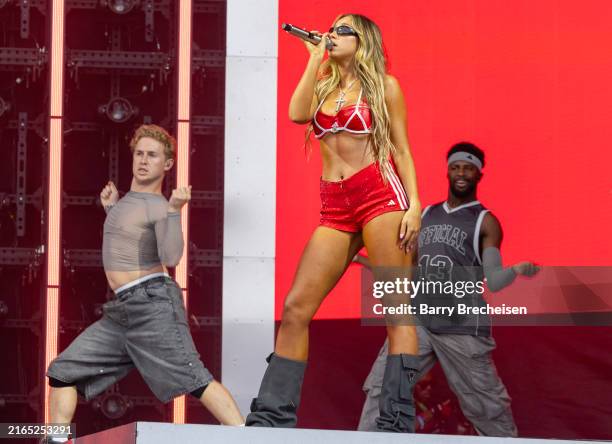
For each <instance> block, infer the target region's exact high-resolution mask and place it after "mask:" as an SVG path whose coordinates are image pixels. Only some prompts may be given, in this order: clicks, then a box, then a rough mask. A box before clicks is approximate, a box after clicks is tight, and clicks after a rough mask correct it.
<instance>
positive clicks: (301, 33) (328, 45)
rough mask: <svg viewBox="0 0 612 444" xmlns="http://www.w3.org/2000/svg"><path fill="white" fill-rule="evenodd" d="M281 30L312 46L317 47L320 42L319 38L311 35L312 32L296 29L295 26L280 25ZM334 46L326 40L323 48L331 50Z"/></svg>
mask: <svg viewBox="0 0 612 444" xmlns="http://www.w3.org/2000/svg"><path fill="white" fill-rule="evenodd" d="M281 29H282V30H283V31H287V32H288V33H289V34H291V35H294V36H296V37H299V38H301V39H302V40H306V41H308V42H310V43H312V44H313V45H318V44H319V42H320V41H321V36H320V35H316V34H313V33H312V32H309V31H306V30H305V29H302V28H298V27H297V26H293V25H290V24H289V23H283V24H282V25H281ZM334 46H335V45H334V44H333V43H332V41H331V40H330V39H329V38H328V39H327V42H325V47H326V48H327V49H332V48H333V47H334Z"/></svg>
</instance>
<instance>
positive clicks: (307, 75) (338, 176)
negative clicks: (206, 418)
mask: <svg viewBox="0 0 612 444" xmlns="http://www.w3.org/2000/svg"><path fill="white" fill-rule="evenodd" d="M328 38H329V39H330V40H331V41H332V43H333V45H334V46H333V48H332V49H330V50H328V54H329V58H328V59H327V60H326V61H325V62H324V61H323V58H324V55H325V51H326V48H325V43H326V40H327V39H328ZM306 47H307V48H308V51H309V53H310V58H309V60H308V64H307V65H306V70H305V71H304V74H303V75H302V78H301V79H300V81H299V83H298V85H297V87H296V89H295V92H294V93H293V96H292V98H291V102H290V104H289V118H290V119H291V120H292V121H293V122H296V123H300V124H306V123H310V125H309V129H308V130H307V138H308V137H309V136H310V133H311V132H314V135H315V137H316V138H317V139H318V140H319V142H320V152H321V157H322V160H323V173H322V177H321V220H320V225H319V226H318V227H317V228H316V229H315V231H314V233H313V234H312V237H311V238H310V241H309V242H308V244H307V245H306V248H305V250H304V252H303V254H302V257H301V260H300V263H299V265H298V269H297V272H296V275H295V278H294V281H293V285H292V287H291V290H290V291H289V294H288V295H287V298H286V300H285V306H284V310H283V316H282V321H281V326H280V329H279V332H278V336H277V339H276V347H275V351H274V353H273V354H271V355H270V357H269V358H268V363H269V365H268V368H267V370H266V373H265V375H264V378H263V381H262V383H261V387H260V390H259V394H258V397H257V398H255V399H254V400H253V403H252V404H251V413H250V414H249V416H248V418H247V422H246V423H247V425H249V426H271V427H293V426H295V424H296V423H297V415H296V410H297V408H298V405H299V400H300V392H301V386H302V381H303V376H304V370H305V368H306V360H307V358H308V326H309V324H310V321H311V320H312V318H313V316H314V314H315V313H316V311H317V309H318V308H319V305H321V302H323V299H324V298H325V296H326V295H327V294H328V293H329V292H330V291H331V289H332V288H333V287H334V286H335V284H336V282H338V280H339V279H340V277H341V276H342V275H343V273H344V271H345V270H346V269H347V267H348V265H349V264H350V263H351V260H352V258H353V256H354V255H355V254H356V253H357V252H358V251H359V250H360V249H361V248H362V247H363V246H364V245H365V247H366V249H367V251H368V255H369V258H370V261H371V264H372V266H373V267H385V269H387V270H388V269H392V268H391V267H395V268H394V269H397V267H407V266H410V265H411V255H410V254H409V253H410V252H409V250H411V249H412V247H413V245H414V243H415V241H416V239H417V236H418V232H419V228H420V217H421V205H420V202H419V196H418V192H417V181H416V174H415V169H414V164H413V161H412V156H411V154H410V150H409V147H408V140H407V135H406V108H405V104H404V97H403V94H402V90H401V89H400V86H399V83H398V81H397V79H395V78H394V77H392V76H390V75H388V74H386V67H385V57H384V53H383V46H382V38H381V33H380V29H379V28H378V26H377V25H376V24H375V23H374V22H372V21H371V20H370V19H368V18H367V17H364V16H362V15H356V14H347V15H342V16H340V17H338V19H337V20H336V21H335V23H334V25H333V27H332V28H331V29H330V30H329V32H326V33H324V34H322V39H321V42H320V43H319V44H318V45H313V44H311V43H308V42H306ZM408 299H409V298H408V297H407V296H406V300H405V301H402V302H406V303H408V302H409V300H408ZM402 324H404V325H402ZM405 324H406V322H403V323H402V322H399V323H397V322H394V323H387V335H388V338H389V355H388V359H387V366H386V371H385V375H384V379H383V386H382V393H381V401H380V416H379V417H378V418H377V426H378V428H379V429H380V430H386V431H397V432H411V431H413V430H414V425H413V419H414V406H413V400H412V386H413V381H412V379H413V378H414V375H415V373H416V370H417V369H418V362H417V356H416V354H417V352H418V345H417V337H416V332H415V328H414V326H411V325H405ZM345 359H351V357H348V356H347V357H345ZM353 359H355V357H353Z"/></svg>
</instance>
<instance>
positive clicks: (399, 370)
mask: <svg viewBox="0 0 612 444" xmlns="http://www.w3.org/2000/svg"><path fill="white" fill-rule="evenodd" d="M418 371H419V357H418V356H416V355H405V354H400V355H387V366H386V367H385V374H384V376H383V383H382V390H381V392H380V399H379V401H378V408H379V416H378V418H376V427H377V429H378V430H379V431H384V432H404V433H413V432H414V415H415V409H414V399H413V394H412V389H413V388H414V384H415V382H416V381H415V379H416V375H417V373H418Z"/></svg>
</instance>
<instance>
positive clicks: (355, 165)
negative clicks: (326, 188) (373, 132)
mask: <svg viewBox="0 0 612 444" xmlns="http://www.w3.org/2000/svg"><path fill="white" fill-rule="evenodd" d="M369 140H370V136H369V135H368V134H351V133H349V132H347V131H342V132H338V133H336V134H331V133H327V134H326V135H325V136H324V137H323V138H322V139H320V140H319V142H320V146H321V159H322V163H323V172H322V174H321V177H322V178H323V180H326V181H329V182H337V181H339V180H345V179H348V178H349V177H351V176H352V175H353V174H355V173H356V172H358V171H359V170H361V169H363V168H365V167H367V166H368V165H370V164H371V163H372V162H374V157H373V156H372V153H371V152H370V150H369V148H368V143H369Z"/></svg>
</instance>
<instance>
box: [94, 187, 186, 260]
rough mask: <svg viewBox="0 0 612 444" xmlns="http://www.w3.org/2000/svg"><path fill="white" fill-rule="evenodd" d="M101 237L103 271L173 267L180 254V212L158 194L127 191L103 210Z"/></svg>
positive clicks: (181, 237) (181, 234)
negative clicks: (174, 211) (162, 266)
mask: <svg viewBox="0 0 612 444" xmlns="http://www.w3.org/2000/svg"><path fill="white" fill-rule="evenodd" d="M107 213H108V214H107V215H106V221H105V222H104V237H103V241H102V261H103V262H104V269H105V270H106V271H134V270H145V269H150V268H152V267H154V266H156V265H159V264H163V265H166V266H168V267H174V266H175V265H176V264H178V262H179V260H180V259H181V256H182V254H183V233H182V231H181V215H180V213H168V201H167V200H166V198H165V197H164V196H162V195H161V194H153V193H139V192H135V191H130V192H128V193H127V194H126V195H125V196H123V198H121V199H119V201H118V202H117V203H116V204H115V205H114V206H113V207H111V208H110V209H109V210H108V211H107Z"/></svg>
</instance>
